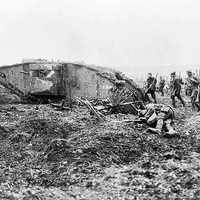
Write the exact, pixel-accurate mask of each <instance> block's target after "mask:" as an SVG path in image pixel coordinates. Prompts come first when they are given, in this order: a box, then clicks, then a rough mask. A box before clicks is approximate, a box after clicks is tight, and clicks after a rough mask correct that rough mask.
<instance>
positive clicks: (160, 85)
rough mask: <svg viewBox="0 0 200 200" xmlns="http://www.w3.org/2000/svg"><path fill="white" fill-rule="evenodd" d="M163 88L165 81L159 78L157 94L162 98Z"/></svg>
mask: <svg viewBox="0 0 200 200" xmlns="http://www.w3.org/2000/svg"><path fill="white" fill-rule="evenodd" d="M164 87H165V80H164V79H163V78H162V76H161V77H160V82H159V92H160V93H161V95H162V96H164Z"/></svg>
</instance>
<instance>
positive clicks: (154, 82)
mask: <svg viewBox="0 0 200 200" xmlns="http://www.w3.org/2000/svg"><path fill="white" fill-rule="evenodd" d="M157 76H158V73H157V74H156V77H155V79H154V81H153V82H152V83H151V85H150V86H149V87H148V88H147V89H146V90H145V94H146V93H147V92H148V91H149V90H150V89H151V88H152V86H153V85H154V84H156V81H157Z"/></svg>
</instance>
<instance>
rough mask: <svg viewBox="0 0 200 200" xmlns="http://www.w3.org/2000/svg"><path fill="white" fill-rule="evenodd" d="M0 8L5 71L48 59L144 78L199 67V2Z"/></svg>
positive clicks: (18, 2)
mask: <svg viewBox="0 0 200 200" xmlns="http://www.w3.org/2000/svg"><path fill="white" fill-rule="evenodd" d="M0 3H1V5H0V36H1V37H0V64H1V65H3V64H13V63H16V62H20V61H21V60H22V59H23V58H47V59H60V60H65V61H84V62H85V63H88V64H96V65H104V66H110V67H112V68H116V69H119V70H122V71H124V72H127V73H129V74H130V73H133V74H137V73H139V74H141V73H142V72H145V73H146V72H147V71H153V72H154V73H156V72H159V73H164V72H166V71H168V70H174V69H175V67H174V66H176V68H177V69H178V70H180V67H181V65H183V64H184V65H186V66H187V65H188V66H189V65H190V64H200V12H199V8H200V2H199V1H198V0H0ZM160 66H162V67H160ZM163 66H168V67H163Z"/></svg>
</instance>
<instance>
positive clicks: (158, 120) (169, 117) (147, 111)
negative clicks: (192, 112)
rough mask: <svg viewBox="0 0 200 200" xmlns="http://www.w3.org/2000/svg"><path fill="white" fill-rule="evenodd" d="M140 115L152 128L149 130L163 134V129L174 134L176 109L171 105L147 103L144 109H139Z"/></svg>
mask: <svg viewBox="0 0 200 200" xmlns="http://www.w3.org/2000/svg"><path fill="white" fill-rule="evenodd" d="M138 113H139V116H140V117H141V118H142V119H143V120H144V121H145V122H146V124H147V125H148V126H150V128H148V129H147V130H148V131H151V132H155V133H157V134H161V133H162V132H163V131H164V132H166V133H167V134H170V135H174V134H176V131H175V130H174V128H173V126H172V125H173V123H174V122H173V120H174V111H173V109H172V108H171V107H170V106H167V105H164V104H153V103H150V104H147V105H146V106H145V107H144V109H141V110H139V112H138Z"/></svg>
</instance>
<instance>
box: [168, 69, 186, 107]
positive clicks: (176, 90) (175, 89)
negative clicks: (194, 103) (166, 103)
mask: <svg viewBox="0 0 200 200" xmlns="http://www.w3.org/2000/svg"><path fill="white" fill-rule="evenodd" d="M182 84H183V81H182V79H180V78H177V77H176V72H172V73H171V79H170V93H171V99H172V105H173V107H174V108H175V107H176V101H175V97H177V98H178V99H179V100H180V101H181V103H182V104H183V107H185V102H184V100H183V99H182V97H181V85H182Z"/></svg>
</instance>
